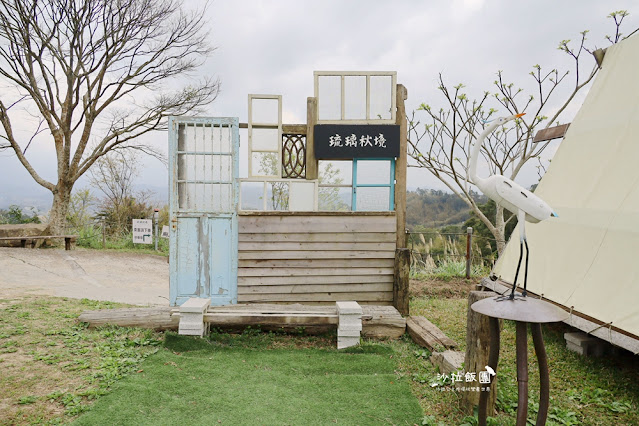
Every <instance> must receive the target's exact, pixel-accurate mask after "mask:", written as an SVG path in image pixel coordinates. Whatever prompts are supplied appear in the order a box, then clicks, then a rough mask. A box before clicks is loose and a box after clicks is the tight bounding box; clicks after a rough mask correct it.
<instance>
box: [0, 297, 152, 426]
mask: <svg viewBox="0 0 639 426" xmlns="http://www.w3.org/2000/svg"><path fill="white" fill-rule="evenodd" d="M120 306H125V305H120V304H115V303H110V302H94V301H90V300H86V299H83V300H75V299H65V298H53V297H25V298H22V299H19V300H0V368H2V374H0V424H31V423H47V422H54V423H59V422H65V421H67V420H69V419H71V418H72V417H73V416H75V415H77V414H79V413H81V412H83V411H85V410H86V408H87V407H88V405H89V404H90V402H91V401H92V400H94V399H96V398H97V397H99V396H100V395H103V394H105V393H107V392H108V390H109V389H110V386H111V385H112V384H113V383H115V382H116V381H117V380H119V379H120V378H122V377H124V376H126V375H127V374H130V373H131V372H133V371H136V370H137V369H138V368H139V365H140V364H141V363H142V361H143V360H144V358H145V357H146V356H148V355H149V354H151V353H153V352H155V351H157V349H158V346H159V344H160V343H161V342H160V339H161V338H162V335H160V334H156V333H153V332H151V331H149V330H141V329H125V328H119V327H105V328H99V329H87V328H86V327H85V326H84V325H83V324H78V323H76V322H75V319H76V318H77V316H78V314H79V313H80V312H82V311H84V310H86V309H99V308H112V307H120Z"/></svg>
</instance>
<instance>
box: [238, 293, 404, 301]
mask: <svg viewBox="0 0 639 426" xmlns="http://www.w3.org/2000/svg"><path fill="white" fill-rule="evenodd" d="M237 300H238V302H242V303H246V302H272V301H278V302H300V303H306V302H335V301H337V300H356V301H357V302H360V301H362V302H365V301H367V302H381V301H386V302H390V301H392V300H393V293H392V292H388V293H381V292H376V293H305V294H280V293H268V294H239V295H238V297H237Z"/></svg>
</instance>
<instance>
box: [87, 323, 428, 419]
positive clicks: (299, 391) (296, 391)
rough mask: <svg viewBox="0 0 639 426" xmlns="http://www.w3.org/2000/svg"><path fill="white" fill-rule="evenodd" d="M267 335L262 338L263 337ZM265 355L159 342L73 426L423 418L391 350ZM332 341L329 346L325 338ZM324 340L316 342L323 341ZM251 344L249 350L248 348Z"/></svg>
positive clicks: (291, 349) (239, 347) (260, 347)
mask: <svg viewBox="0 0 639 426" xmlns="http://www.w3.org/2000/svg"><path fill="white" fill-rule="evenodd" d="M266 336H268V335H266ZM269 340H271V341H272V342H273V341H278V340H279V341H280V344H282V343H284V342H288V343H285V344H284V346H288V347H280V348H274V347H273V346H272V345H268V344H267V345H264V343H265V342H264V339H263V336H251V335H250V334H249V335H248V336H247V335H246V334H245V335H243V336H230V335H224V334H214V335H213V336H212V338H211V339H210V340H204V339H194V338H187V337H183V336H177V335H175V334H168V335H167V338H166V342H165V346H166V347H165V348H164V349H163V350H161V351H159V352H158V353H156V354H155V355H153V356H151V357H149V358H148V359H147V360H146V361H145V363H144V366H143V371H140V372H139V374H135V375H132V376H129V377H128V378H126V379H124V380H122V381H121V382H119V383H118V384H117V385H116V386H115V387H114V392H112V393H110V394H109V395H107V396H105V397H103V398H101V399H100V400H99V401H98V402H97V403H96V404H95V406H94V407H93V408H92V410H91V411H90V412H88V413H86V414H84V415H82V416H81V417H80V418H79V419H78V420H77V421H76V424H79V425H83V424H87V425H92V424H96V423H100V422H105V421H106V422H108V423H110V424H140V425H142V424H159V423H161V424H183V423H184V421H185V419H188V423H189V424H212V423H216V422H217V423H222V424H248V423H251V424H252V423H256V424H333V423H338V424H362V425H363V424H415V423H416V422H417V421H419V420H420V419H421V417H422V411H421V408H420V407H419V404H418V403H417V401H416V399H415V398H414V397H413V396H412V394H411V391H410V387H409V380H407V379H406V378H402V377H400V376H398V374H397V373H396V369H397V361H396V358H395V351H394V350H393V349H392V348H391V347H390V346H388V345H381V344H368V345H364V346H362V347H360V348H354V349H352V350H349V351H340V352H338V351H337V350H335V349H333V348H332V346H333V345H334V343H333V344H331V348H330V349H329V348H328V347H322V346H324V345H323V344H322V342H323V341H321V340H320V341H316V345H315V347H307V348H299V347H297V343H299V341H300V340H301V339H300V338H291V339H287V338H278V337H277V336H273V335H271V336H269ZM330 340H331V341H332V339H330ZM324 342H325V341H324ZM256 346H257V347H256Z"/></svg>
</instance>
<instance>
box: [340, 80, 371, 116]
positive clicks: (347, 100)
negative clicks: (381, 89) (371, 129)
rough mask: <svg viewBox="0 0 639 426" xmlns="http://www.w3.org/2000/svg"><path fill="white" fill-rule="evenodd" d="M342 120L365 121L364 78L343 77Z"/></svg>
mask: <svg viewBox="0 0 639 426" xmlns="http://www.w3.org/2000/svg"><path fill="white" fill-rule="evenodd" d="M344 118H345V119H347V120H366V76H363V75H362V76H345V77H344Z"/></svg>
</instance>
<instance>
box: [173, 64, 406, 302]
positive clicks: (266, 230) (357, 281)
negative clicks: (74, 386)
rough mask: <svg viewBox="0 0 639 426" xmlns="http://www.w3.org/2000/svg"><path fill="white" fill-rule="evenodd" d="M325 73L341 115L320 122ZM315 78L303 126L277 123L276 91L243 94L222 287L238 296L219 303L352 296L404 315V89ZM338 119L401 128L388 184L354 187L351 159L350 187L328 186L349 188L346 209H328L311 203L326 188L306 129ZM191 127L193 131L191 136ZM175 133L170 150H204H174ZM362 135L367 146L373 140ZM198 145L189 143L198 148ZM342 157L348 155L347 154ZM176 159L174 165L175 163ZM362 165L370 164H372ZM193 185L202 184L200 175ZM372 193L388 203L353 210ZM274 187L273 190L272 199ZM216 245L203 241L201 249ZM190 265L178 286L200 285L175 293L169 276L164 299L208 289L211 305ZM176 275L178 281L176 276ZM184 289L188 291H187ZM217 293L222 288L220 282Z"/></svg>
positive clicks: (373, 75)
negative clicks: (239, 173) (242, 147)
mask: <svg viewBox="0 0 639 426" xmlns="http://www.w3.org/2000/svg"><path fill="white" fill-rule="evenodd" d="M324 77H325V78H327V79H328V80H325V81H329V80H330V79H332V80H330V81H333V82H337V86H335V87H338V88H339V87H341V89H338V90H341V92H340V93H341V101H340V102H341V103H339V102H338V103H337V108H338V109H341V113H339V114H338V116H336V117H334V119H332V120H331V119H329V120H328V121H327V117H324V116H323V115H322V114H325V112H326V111H329V110H330V108H329V109H327V106H326V105H327V102H328V101H327V99H329V100H330V99H332V98H331V97H330V96H325V91H323V90H324V89H322V87H324V86H322V84H324V83H322V81H324V80H321V79H322V78H324ZM315 79H316V94H315V97H309V98H308V100H307V122H306V123H304V124H284V123H282V121H281V120H282V97H281V96H279V95H249V121H248V123H239V126H238V127H239V128H246V129H248V132H249V144H248V147H249V177H248V178H245V179H239V183H240V188H239V193H240V196H239V202H238V207H237V228H232V229H231V230H230V232H237V240H238V246H237V285H236V293H234V290H233V289H230V290H229V292H228V293H229V294H231V295H235V294H236V295H237V298H236V299H235V298H231V300H230V302H228V301H227V302H226V303H240V304H242V303H253V304H254V303H277V304H280V303H281V304H290V303H296V304H312V305H316V304H325V305H334V304H335V302H336V301H356V302H358V303H359V304H361V305H393V306H395V307H396V308H397V310H398V311H399V312H400V313H402V314H408V272H409V264H410V259H409V252H408V251H407V250H406V235H405V227H406V219H405V210H406V167H407V121H406V110H405V106H404V101H405V99H406V96H407V95H406V93H407V92H406V89H405V88H404V86H402V85H401V84H396V80H395V79H396V75H395V73H389V72H365V73H356V72H348V73H344V72H337V73H333V72H330V73H326V72H323V73H316V75H315ZM340 81H341V86H340V83H339V82H340ZM382 83H383V84H384V85H385V86H384V88H383V90H382V89H380V87H381V86H380V85H381V84H382ZM352 84H355V85H359V86H358V87H360V88H362V90H363V91H360V92H358V93H360V94H361V96H363V98H362V99H361V102H360V104H361V106H362V107H361V108H360V109H361V111H362V114H364V115H362V117H360V119H350V118H351V117H353V114H354V112H353V111H354V110H353V109H352V108H351V104H354V103H357V102H359V101H357V100H356V101H357V102H355V101H353V102H351V101H349V100H348V99H346V97H347V95H348V93H353V91H352V90H351V89H349V87H351V86H349V85H352ZM391 84H392V85H391ZM353 87H354V86H353ZM345 88H346V89H345ZM322 96H324V97H322ZM267 107H268V108H267ZM329 118H330V117H329ZM211 120H214V119H211ZM211 122H213V121H211ZM342 122H348V123H349V124H355V125H360V124H361V125H364V126H366V125H371V126H372V125H375V126H377V127H379V125H383V126H388V127H389V128H390V127H393V128H394V134H396V133H395V132H396V131H397V130H396V129H399V138H398V145H399V146H398V148H399V149H398V152H399V155H398V156H397V157H394V158H388V159H387V160H388V164H390V168H387V169H388V170H390V175H389V180H390V182H384V183H374V184H371V183H369V182H364V181H362V182H359V183H356V180H357V178H358V175H357V161H359V159H354V160H351V161H352V163H353V166H352V170H353V182H352V183H351V184H350V186H348V185H340V184H339V183H340V182H338V183H337V184H335V185H333V187H334V188H333V189H335V191H338V190H343V189H344V188H343V187H345V186H347V187H348V188H350V190H351V191H352V200H353V202H352V204H351V207H349V208H348V209H346V210H344V209H340V211H328V210H326V209H323V208H322V206H321V205H318V197H319V196H320V195H319V193H320V192H321V191H322V190H325V189H326V188H322V176H321V164H320V161H322V159H321V158H320V159H318V158H317V157H316V155H315V140H314V132H315V126H316V125H317V124H318V123H319V124H321V123H342ZM187 130H188V129H187ZM197 132H198V131H195V132H194V133H193V134H199V133H197ZM204 134H206V132H205V133H204ZM376 135H377V134H376ZM373 136H375V135H373ZM379 136H380V138H378V139H379V140H378V141H376V142H375V144H379V146H383V145H384V143H385V140H384V138H383V137H382V135H381V134H380V135H379ZM174 139H175V140H174V143H173V144H174V145H175V146H177V147H178V149H177V150H176V151H175V152H176V153H177V155H180V154H182V155H195V154H197V155H202V152H203V150H204V148H198V149H196V150H194V153H191V152H190V151H188V150H182V151H180V149H179V146H180V140H181V139H180V134H178V133H176V135H175V136H174ZM204 139H205V140H206V136H205V137H204ZM370 139H371V140H370V141H369V143H371V144H372V142H373V140H372V137H370ZM198 140H199V139H198ZM198 143H199V142H196V143H195V145H196V146H199V145H197V144H198ZM336 143H339V142H336ZM362 144H363V142H362ZM209 151H210V152H205V155H209V156H210V155H213V151H214V150H209ZM172 161H173V160H172ZM176 161H177V160H176ZM344 161H349V160H348V158H345V159H344ZM366 161H368V162H369V163H370V162H371V161H372V160H370V159H367V158H362V159H361V162H362V163H364V162H366ZM176 164H177V168H178V169H179V166H180V165H179V163H176ZM367 166H369V169H370V168H372V167H371V165H370V164H367ZM174 174H175V175H176V179H175V182H176V183H175V187H176V188H178V187H179V184H180V182H186V180H184V179H186V178H184V179H183V180H180V179H182V178H180V177H179V170H178V172H177V173H174ZM193 182H194V183H195V184H200V183H201V181H200V180H198V179H195V180H194V181H193ZM204 184H211V183H210V182H208V181H207V182H205V183H204ZM215 184H217V182H215ZM324 186H326V185H324ZM329 186H330V185H329ZM244 187H247V188H249V189H251V190H252V191H253V194H256V193H257V194H258V195H254V199H255V200H257V201H256V202H254V203H253V204H252V205H250V206H249V207H247V206H248V205H249V204H250V203H249V201H250V200H249V199H248V196H247V197H245V195H244V192H245V191H244ZM373 190H378V193H384V191H386V195H384V196H383V197H387V198H385V200H390V202H388V201H386V206H385V207H384V208H378V207H379V202H378V205H377V206H375V207H373V208H372V209H371V208H364V207H362V208H361V209H360V208H359V207H360V202H363V201H362V200H364V201H369V200H370V194H371V193H372V192H373ZM276 191H279V192H277V196H278V197H280V198H278V199H276V195H275V193H276ZM175 192H176V193H177V190H176V191H175ZM360 193H361V194H360ZM282 194H283V195H282ZM367 194H368V196H369V198H368V199H367V198H366V197H365V195H367ZM249 195H251V194H250V193H249ZM358 197H359V198H358ZM383 197H381V198H383ZM356 200H359V201H357V202H356ZM382 204H383V203H382ZM176 205H177V204H176ZM357 210H375V211H357ZM176 211H178V212H179V209H177V208H176ZM225 213H228V212H225ZM198 214H199V215H201V216H202V217H204V216H207V217H208V218H209V219H208V220H210V218H211V214H210V213H206V212H198ZM174 219H175V220H174ZM171 220H172V221H173V222H174V223H177V220H178V219H176V218H173V217H172V219H171ZM184 220H186V219H184ZM178 226H179V224H178ZM194 229H195V228H194ZM174 230H175V226H174V227H173V228H172V231H174ZM174 237H177V238H176V239H177V240H178V243H177V246H179V244H180V243H179V236H177V235H174V234H172V238H174ZM205 237H207V236H206V235H205ZM207 238H208V237H207ZM214 245H215V244H214V243H211V244H209V245H208V246H207V247H213V246H214ZM177 246H176V247H177ZM172 247H173V246H172ZM180 247H181V246H180ZM178 248H179V247H178ZM193 250H196V251H197V248H196V247H193ZM182 251H184V248H183V250H182ZM200 257H201V256H200ZM171 259H172V261H177V260H179V259H181V255H180V254H175V255H174V254H172V257H171ZM207 259H208V257H207V258H206V259H205V261H202V259H200V260H199V261H198V260H197V259H195V260H193V261H192V262H191V263H189V264H190V265H191V264H192V265H196V266H197V265H200V266H202V265H204V266H207V265H209V264H211V263H213V261H211V260H209V261H208V263H207ZM183 263H185V264H186V262H183ZM196 266H193V271H192V272H191V273H190V276H189V277H186V278H185V279H184V280H182V281H181V282H183V283H186V282H187V281H189V280H191V281H192V280H194V279H196V278H197V281H198V283H199V284H198V285H197V286H195V285H194V286H191V288H190V289H188V291H186V292H182V291H178V292H177V293H179V294H177V293H176V292H175V291H174V284H173V273H172V283H171V288H172V290H171V291H172V296H171V303H172V304H180V303H182V302H183V301H184V300H186V299H188V298H189V297H206V296H207V295H210V296H211V298H212V304H213V305H216V304H222V303H218V302H216V300H214V297H213V295H215V294H216V290H215V289H216V288H217V287H216V285H217V284H215V282H216V281H215V280H216V277H215V276H212V275H211V276H207V273H208V272H206V271H205V272H202V271H199V272H196V270H195V268H196ZM178 270H179V268H178ZM175 275H176V281H178V279H177V275H179V273H178V272H176V274H175ZM202 283H203V284H202ZM207 285H208V286H209V287H210V288H211V289H210V290H208V293H207V291H206V290H202V288H203V286H204V287H206V286H207ZM184 286H186V284H185V285H184ZM186 287H188V286H186ZM189 291H191V293H192V294H188V292H189ZM221 291H224V292H227V289H226V287H224V288H222V290H221ZM174 293H176V294H177V296H176V297H174ZM225 294H226V293H225ZM211 309H214V307H211Z"/></svg>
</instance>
